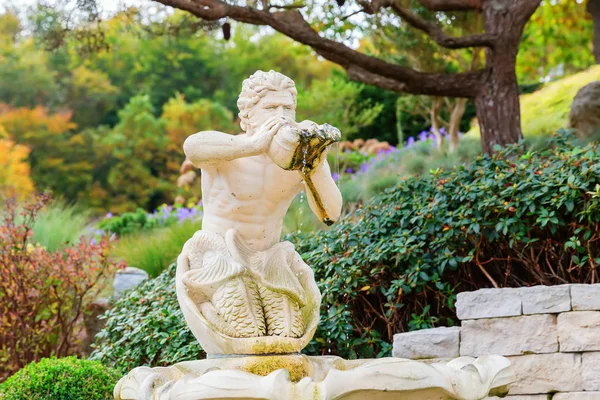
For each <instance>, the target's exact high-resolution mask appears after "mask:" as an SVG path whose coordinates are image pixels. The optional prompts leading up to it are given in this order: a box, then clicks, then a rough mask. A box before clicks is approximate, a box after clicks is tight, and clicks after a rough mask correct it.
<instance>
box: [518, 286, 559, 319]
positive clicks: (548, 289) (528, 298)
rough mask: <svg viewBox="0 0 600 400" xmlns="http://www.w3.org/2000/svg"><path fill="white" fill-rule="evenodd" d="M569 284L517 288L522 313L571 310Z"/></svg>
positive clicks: (550, 312)
mask: <svg viewBox="0 0 600 400" xmlns="http://www.w3.org/2000/svg"><path fill="white" fill-rule="evenodd" d="M569 292H570V291H569V285H559V286H532V287H526V288H521V289H519V293H520V294H521V301H522V303H523V314H524V315H529V314H546V313H548V314H552V313H561V312H566V311H571V295H570V293H569Z"/></svg>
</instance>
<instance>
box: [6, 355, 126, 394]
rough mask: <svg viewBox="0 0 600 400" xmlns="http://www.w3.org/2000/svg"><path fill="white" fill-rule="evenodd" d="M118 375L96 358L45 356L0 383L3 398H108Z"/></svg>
mask: <svg viewBox="0 0 600 400" xmlns="http://www.w3.org/2000/svg"><path fill="white" fill-rule="evenodd" d="M118 379H119V374H118V373H117V372H116V371H114V370H112V369H109V368H107V367H105V366H103V365H102V364H100V363H99V362H97V361H89V360H80V359H77V358H76V357H66V358H58V359H57V358H44V359H42V360H40V362H38V363H31V364H29V365H27V366H26V367H25V368H23V369H21V370H20V371H19V372H17V373H16V374H14V375H13V376H11V377H10V378H8V379H7V380H6V382H4V383H3V384H1V385H0V399H2V400H23V399H28V400H109V399H112V398H113V395H112V392H113V387H114V386H115V384H116V383H117V381H118Z"/></svg>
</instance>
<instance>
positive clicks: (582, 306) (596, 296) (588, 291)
mask: <svg viewBox="0 0 600 400" xmlns="http://www.w3.org/2000/svg"><path fill="white" fill-rule="evenodd" d="M571 304H572V307H573V311H597V310H600V284H598V283H597V284H594V285H571Z"/></svg>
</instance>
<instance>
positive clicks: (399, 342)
mask: <svg viewBox="0 0 600 400" xmlns="http://www.w3.org/2000/svg"><path fill="white" fill-rule="evenodd" d="M459 340H460V328H459V327H453V328H433V329H423V330H420V331H414V332H406V333H399V334H396V335H394V350H393V352H392V355H393V356H394V357H401V358H410V359H413V360H414V359H422V358H454V357H458V348H459Z"/></svg>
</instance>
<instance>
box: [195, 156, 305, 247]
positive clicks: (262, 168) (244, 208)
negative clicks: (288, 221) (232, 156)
mask: <svg viewBox="0 0 600 400" xmlns="http://www.w3.org/2000/svg"><path fill="white" fill-rule="evenodd" d="M301 182H302V179H301V176H300V174H299V173H298V172H297V171H286V170H283V169H281V168H280V167H279V166H277V165H276V164H275V163H274V162H273V161H271V159H270V158H269V157H267V156H265V155H260V156H253V157H246V158H238V159H236V160H232V161H227V162H223V163H220V164H218V165H215V166H211V167H208V168H206V169H203V170H202V199H203V204H204V218H203V225H202V229H203V230H208V231H212V232H216V233H219V234H221V235H223V234H225V232H226V231H227V230H229V229H231V228H235V229H237V230H238V232H239V233H240V234H241V235H242V236H243V237H244V238H245V239H246V240H248V241H249V243H250V244H251V245H252V246H253V247H254V248H255V249H256V250H264V249H267V248H269V247H270V246H272V245H273V244H275V243H277V242H278V241H279V239H280V236H281V228H282V223H283V218H284V216H285V213H286V211H287V209H288V207H289V206H290V204H291V202H292V200H293V198H294V196H295V195H296V194H297V193H298V192H299V191H300V190H301V188H302V184H301Z"/></svg>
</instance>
